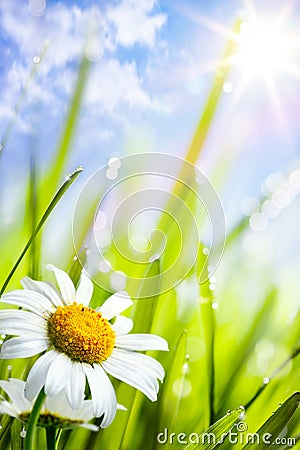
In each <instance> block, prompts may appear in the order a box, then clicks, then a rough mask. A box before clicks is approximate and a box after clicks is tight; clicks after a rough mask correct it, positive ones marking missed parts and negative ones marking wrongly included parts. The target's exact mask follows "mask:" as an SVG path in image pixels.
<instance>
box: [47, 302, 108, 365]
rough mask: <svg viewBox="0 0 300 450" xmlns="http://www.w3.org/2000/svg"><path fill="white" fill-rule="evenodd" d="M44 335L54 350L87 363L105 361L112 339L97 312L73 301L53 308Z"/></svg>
mask: <svg viewBox="0 0 300 450" xmlns="http://www.w3.org/2000/svg"><path fill="white" fill-rule="evenodd" d="M48 335H49V338H50V340H51V342H52V344H53V345H54V347H55V348H56V350H58V351H59V352H63V353H65V354H66V355H68V356H69V357H70V358H71V359H73V360H75V361H80V362H85V363H88V364H93V363H101V362H102V361H104V360H106V359H107V358H108V357H109V356H110V355H111V353H112V351H113V348H114V343H115V339H116V335H115V332H114V330H113V329H112V327H111V325H110V323H109V322H108V320H107V319H104V317H102V314H101V313H100V312H97V311H95V310H94V309H91V308H88V307H86V306H83V305H77V304H76V303H74V304H73V305H69V306H59V307H58V308H57V310H56V311H55V313H54V314H53V315H52V316H51V317H50V319H49V321H48Z"/></svg>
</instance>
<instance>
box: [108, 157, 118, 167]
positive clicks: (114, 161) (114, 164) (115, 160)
mask: <svg viewBox="0 0 300 450" xmlns="http://www.w3.org/2000/svg"><path fill="white" fill-rule="evenodd" d="M108 167H109V168H110V169H115V170H118V169H120V167H121V161H120V160H119V158H116V157H113V158H110V160H109V161H108Z"/></svg>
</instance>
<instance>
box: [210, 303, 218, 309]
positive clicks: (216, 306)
mask: <svg viewBox="0 0 300 450" xmlns="http://www.w3.org/2000/svg"><path fill="white" fill-rule="evenodd" d="M211 307H212V309H218V308H219V304H218V303H217V302H212V304H211Z"/></svg>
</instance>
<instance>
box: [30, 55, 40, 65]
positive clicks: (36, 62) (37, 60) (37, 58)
mask: <svg viewBox="0 0 300 450" xmlns="http://www.w3.org/2000/svg"><path fill="white" fill-rule="evenodd" d="M32 61H33V62H34V64H39V63H40V62H41V58H40V57H39V56H37V55H36V56H34V57H33V58H32Z"/></svg>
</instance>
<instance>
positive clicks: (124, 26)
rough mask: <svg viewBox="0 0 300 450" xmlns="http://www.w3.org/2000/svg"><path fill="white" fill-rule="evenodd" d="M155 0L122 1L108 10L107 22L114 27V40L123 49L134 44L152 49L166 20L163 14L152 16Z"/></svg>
mask: <svg viewBox="0 0 300 450" xmlns="http://www.w3.org/2000/svg"><path fill="white" fill-rule="evenodd" d="M154 6H155V0H123V1H122V2H121V3H120V4H118V5H117V6H115V7H113V8H110V9H108V11H107V17H108V20H109V21H110V22H111V23H112V24H113V25H114V26H115V27H116V40H117V42H118V43H119V44H121V45H123V46H125V47H131V46H133V45H135V44H141V45H146V46H149V47H153V46H154V43H155V38H156V33H157V31H159V30H160V29H161V28H162V26H163V25H164V23H165V22H166V20H167V17H166V15H165V14H153V15H151V13H152V10H153V8H154Z"/></svg>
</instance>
